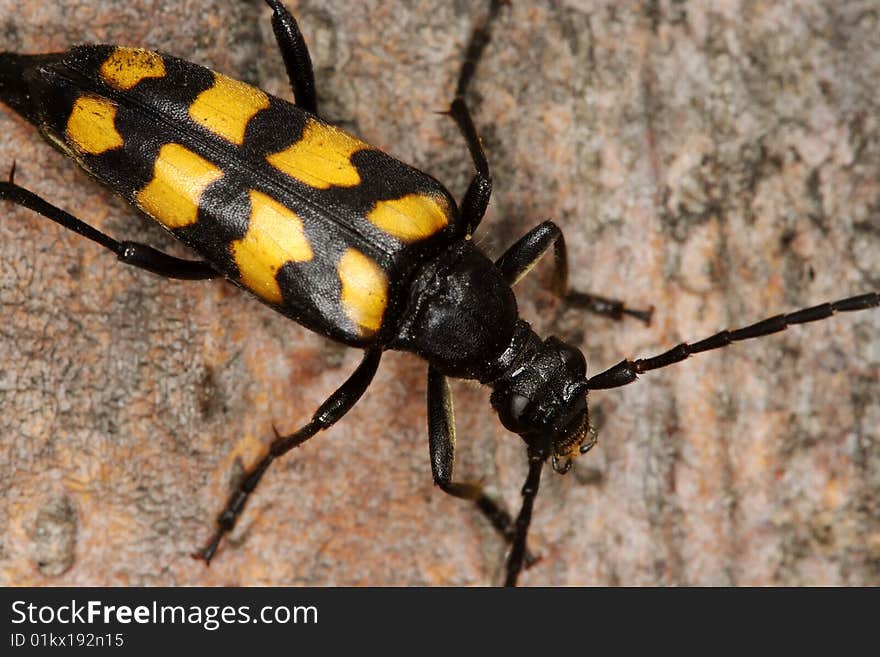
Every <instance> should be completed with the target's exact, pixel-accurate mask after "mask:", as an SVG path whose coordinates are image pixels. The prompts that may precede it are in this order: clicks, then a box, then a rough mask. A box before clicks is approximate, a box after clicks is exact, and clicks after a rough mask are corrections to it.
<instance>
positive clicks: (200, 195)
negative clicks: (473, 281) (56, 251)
mask: <svg viewBox="0 0 880 657" xmlns="http://www.w3.org/2000/svg"><path fill="white" fill-rule="evenodd" d="M0 57H2V59H0V69H3V70H2V71H0V96H2V99H3V100H4V101H5V102H7V104H9V105H10V106H12V107H13V108H14V109H16V110H17V111H18V112H19V113H20V114H22V115H23V116H25V118H27V119H28V120H30V121H32V122H34V123H36V124H37V125H38V126H39V127H40V128H41V130H42V132H43V134H44V135H45V136H46V137H47V138H48V139H49V140H50V141H52V142H53V143H55V144H56V145H57V146H59V147H60V148H61V149H62V150H64V151H65V152H67V153H68V154H69V155H71V156H72V157H74V158H75V159H76V160H77V161H78V162H79V163H80V164H81V165H82V166H83V167H84V168H85V169H86V170H88V171H89V172H90V173H91V174H92V175H94V176H95V177H96V178H98V179H99V180H101V181H102V182H104V183H105V184H107V185H109V186H110V187H112V188H113V189H114V190H115V191H116V192H118V193H120V194H121V195H123V196H124V197H125V198H126V199H128V200H129V201H130V202H131V203H132V204H134V205H135V206H137V207H138V208H139V209H141V210H142V211H144V212H145V213H146V214H148V215H149V216H151V217H152V218H154V219H155V220H156V221H158V222H159V223H160V224H162V225H163V226H164V227H165V228H167V229H168V230H169V231H171V232H172V233H173V234H174V235H175V236H176V237H177V238H179V239H180V240H181V241H183V242H184V243H185V244H187V245H188V246H190V247H191V248H193V249H194V250H195V251H197V252H198V253H199V254H200V255H201V256H202V257H204V258H205V259H206V260H208V261H209V262H210V263H212V265H214V266H215V267H216V269H217V270H218V271H220V272H221V273H222V274H224V275H225V276H227V277H229V278H230V279H231V280H233V281H234V282H236V283H237V284H239V285H240V286H242V287H243V288H245V289H247V290H249V291H250V292H252V293H253V294H255V295H256V296H258V297H259V298H260V299H261V300H263V301H264V302H266V303H268V304H270V305H272V306H273V307H275V308H276V309H278V310H279V311H281V312H283V313H285V314H286V315H288V316H290V317H292V318H294V319H296V320H297V321H299V322H301V323H302V324H304V325H305V326H307V327H309V328H311V329H313V330H316V331H319V332H321V333H324V334H326V335H328V336H329V337H332V338H334V339H337V340H340V341H342V342H345V343H347V344H352V345H357V346H363V345H367V344H371V343H374V342H376V341H377V340H382V339H383V338H384V336H386V335H388V334H390V333H391V332H393V331H392V329H393V324H394V321H395V318H396V310H397V309H396V308H395V307H393V306H392V304H391V302H390V300H391V299H396V298H398V297H400V296H401V295H400V291H401V288H403V287H405V285H406V284H407V283H408V281H409V279H410V277H411V276H412V273H413V271H414V270H415V268H416V267H417V266H418V264H419V263H420V262H421V261H422V260H423V259H424V258H425V257H428V256H430V255H432V254H434V253H436V252H437V251H438V250H439V249H440V248H442V247H443V246H444V245H445V244H447V243H449V242H450V241H451V240H452V239H454V238H455V237H458V236H459V227H458V225H457V224H458V221H457V210H456V207H455V202H454V200H453V199H452V198H451V196H450V195H449V194H448V192H447V191H446V190H445V189H444V188H443V187H442V186H441V185H440V184H439V183H438V182H437V181H436V180H434V179H433V178H431V177H430V176H428V175H426V174H424V173H422V172H420V171H417V170H416V169H413V168H411V167H409V166H407V165H405V164H403V163H401V162H399V161H397V160H395V159H393V158H392V157H390V156H388V155H386V154H384V153H382V152H381V151H379V150H377V149H374V148H372V147H370V146H369V145H367V144H365V143H364V142H362V141H360V140H359V139H357V138H355V137H353V136H351V135H349V134H348V133H346V132H344V131H343V130H340V129H339V128H337V127H335V126H332V125H329V124H327V123H324V122H323V121H321V120H320V119H318V118H317V117H315V116H313V115H312V114H309V113H308V112H305V111H303V110H301V109H299V108H298V107H296V106H295V105H292V104H291V103H288V102H286V101H284V100H281V99H279V98H276V97H274V96H271V95H269V94H267V93H266V92H264V91H262V90H260V89H257V88H256V87H252V86H250V85H247V84H245V83H243V82H239V81H237V80H233V79H231V78H228V77H226V76H223V75H220V74H218V73H215V72H213V71H211V70H209V69H207V68H204V67H201V66H198V65H196V64H192V63H190V62H185V61H183V60H180V59H177V58H174V57H169V56H166V55H162V54H159V53H156V52H152V51H148V50H141V49H135V48H125V47H117V46H80V47H77V48H73V49H72V50H70V51H68V52H66V53H60V54H57V55H37V56H19V55H14V54H5V55H2V56H0ZM16 78H18V79H19V80H21V81H22V82H19V83H18V84H15V83H7V81H14V80H15V79H16Z"/></svg>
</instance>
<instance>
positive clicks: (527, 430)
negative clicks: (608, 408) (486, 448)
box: [491, 337, 596, 474]
mask: <svg viewBox="0 0 880 657" xmlns="http://www.w3.org/2000/svg"><path fill="white" fill-rule="evenodd" d="M586 370H587V363H586V360H585V359H584V356H583V354H582V353H581V352H580V350H578V349H576V348H575V347H572V346H571V345H568V344H566V343H564V342H562V341H561V340H559V339H558V338H554V337H550V338H547V339H546V340H544V341H543V342H542V343H540V345H539V346H538V347H537V349H535V350H534V352H532V353H531V354H530V357H529V358H528V359H527V360H526V361H525V362H523V363H521V364H520V365H519V366H517V367H515V368H514V369H513V370H512V371H511V372H509V373H506V374H505V375H504V376H503V377H502V378H501V379H500V380H499V381H497V382H496V383H495V384H494V386H495V390H494V391H493V392H492V399H491V402H492V407H493V408H494V409H495V411H496V412H497V413H498V417H499V419H500V420H501V423H502V424H503V425H504V426H505V427H506V428H507V429H508V430H510V431H512V432H514V433H517V434H519V435H520V436H521V437H522V438H523V440H525V441H526V443H527V444H528V445H529V447H531V448H533V449H536V450H538V451H539V452H543V453H545V454H546V455H547V456H550V457H552V462H553V469H554V470H556V471H557V472H559V473H560V474H564V473H565V472H568V469H569V468H570V467H571V464H572V460H573V459H574V457H575V456H577V455H578V454H583V453H585V452H587V451H589V449H590V448H591V447H593V445H595V444H596V438H595V431H593V429H592V428H591V427H590V419H589V412H588V410H587V383H586V378H585V377H586Z"/></svg>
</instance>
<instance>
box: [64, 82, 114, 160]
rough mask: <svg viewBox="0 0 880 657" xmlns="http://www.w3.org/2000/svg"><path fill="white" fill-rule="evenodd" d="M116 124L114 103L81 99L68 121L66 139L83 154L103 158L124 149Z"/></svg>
mask: <svg viewBox="0 0 880 657" xmlns="http://www.w3.org/2000/svg"><path fill="white" fill-rule="evenodd" d="M115 121H116V104H115V103H113V102H111V101H109V100H107V99H106V98H99V97H97V96H80V97H79V98H77V99H76V102H75V103H74V104H73V110H72V111H71V112H70V118H69V119H67V138H68V139H70V141H71V142H72V144H73V146H74V147H75V148H76V149H77V150H78V151H79V152H80V153H89V154H90V155H100V154H101V153H103V152H104V151H109V150H111V149H113V148H119V147H120V146H122V135H120V134H119V133H118V132H117V131H116V125H115Z"/></svg>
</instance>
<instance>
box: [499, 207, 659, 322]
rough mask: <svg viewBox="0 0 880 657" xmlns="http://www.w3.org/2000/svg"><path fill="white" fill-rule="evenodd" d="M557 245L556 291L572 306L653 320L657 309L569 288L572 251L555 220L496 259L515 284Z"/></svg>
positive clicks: (606, 314) (616, 317)
mask: <svg viewBox="0 0 880 657" xmlns="http://www.w3.org/2000/svg"><path fill="white" fill-rule="evenodd" d="M551 246H552V247H553V282H552V289H553V292H554V294H556V295H558V296H559V297H561V298H562V300H563V301H564V302H565V303H566V304H567V305H570V306H574V307H576V308H585V309H587V310H590V311H592V312H594V313H597V314H599V315H605V316H607V317H611V318H612V319H615V320H621V319H623V316H624V315H630V316H631V317H635V318H636V319H640V320H642V321H643V322H645V324H650V323H651V315H652V314H653V313H654V308H653V307H652V308H649V309H647V310H638V309H635V308H629V307H627V306H626V305H625V304H624V303H623V302H622V301H618V300H616V299H607V298H605V297H600V296H598V295H595V294H588V293H586V292H579V291H577V290H569V289H568V252H567V250H566V248H565V237H564V236H563V235H562V231H561V230H560V229H559V226H557V225H556V224H554V223H553V222H552V221H545V222H544V223H542V224H540V225H538V226H536V227H535V228H533V229H532V230H530V231H529V232H528V233H527V234H526V235H525V236H524V237H522V238H520V239H519V240H518V241H517V242H516V243H515V244H514V245H513V246H511V247H510V248H509V249H507V251H505V252H504V254H503V255H502V256H501V257H500V258H498V260H496V261H495V266H496V267H498V269H500V270H501V273H502V274H503V275H504V280H506V281H507V282H508V283H509V284H510V285H515V284H516V283H517V282H518V281H519V280H520V279H521V278H522V277H523V276H525V275H526V274H528V273H529V271H531V269H532V267H534V266H535V264H536V263H537V262H538V260H540V259H541V257H542V256H543V255H544V254H545V253H546V252H547V251H548V250H549V249H550V247H551Z"/></svg>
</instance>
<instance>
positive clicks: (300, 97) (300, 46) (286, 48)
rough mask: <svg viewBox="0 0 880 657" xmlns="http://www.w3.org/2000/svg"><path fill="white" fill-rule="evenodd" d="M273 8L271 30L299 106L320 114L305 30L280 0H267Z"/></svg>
mask: <svg viewBox="0 0 880 657" xmlns="http://www.w3.org/2000/svg"><path fill="white" fill-rule="evenodd" d="M266 4H268V5H269V6H270V7H271V8H272V11H273V14H272V31H273V32H275V41H276V42H277V43H278V49H279V50H280V51H281V57H282V58H283V59H284V67H285V68H286V69H287V77H288V78H289V79H290V87H291V88H292V89H293V97H294V99H295V102H296V106H297V107H300V108H302V109H304V110H305V111H307V112H311V113H312V114H314V115H316V116H317V114H318V99H317V97H316V94H315V73H314V71H313V70H312V58H311V57H310V56H309V47H308V46H307V45H306V41H305V39H303V35H302V32H300V31H299V26H298V25H297V23H296V19H295V18H294V17H293V15H292V14H291V13H290V12H289V11H287V7H285V6H284V5H283V4H282V3H281V2H280V0H266Z"/></svg>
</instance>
